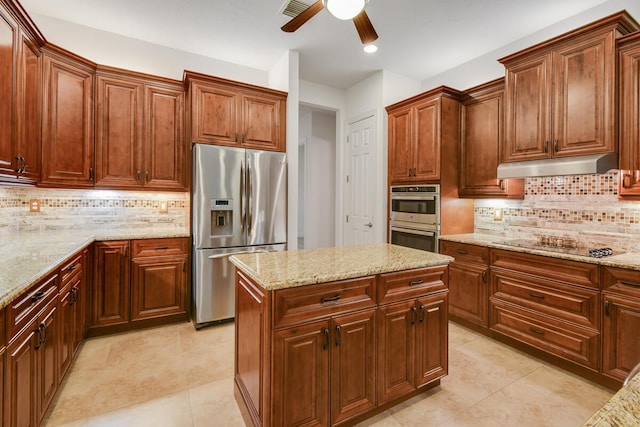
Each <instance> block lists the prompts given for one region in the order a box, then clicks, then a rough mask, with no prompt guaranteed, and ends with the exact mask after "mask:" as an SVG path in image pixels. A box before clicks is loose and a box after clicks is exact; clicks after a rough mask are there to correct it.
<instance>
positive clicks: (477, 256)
mask: <svg viewBox="0 0 640 427" xmlns="http://www.w3.org/2000/svg"><path fill="white" fill-rule="evenodd" d="M440 253H441V254H442V255H449V256H452V257H454V258H455V260H456V261H458V262H467V263H473V264H484V265H486V264H489V248H487V247H483V246H477V245H469V244H465V243H457V242H447V241H446V240H440Z"/></svg>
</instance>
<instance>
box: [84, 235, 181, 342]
mask: <svg viewBox="0 0 640 427" xmlns="http://www.w3.org/2000/svg"><path fill="white" fill-rule="evenodd" d="M188 250H189V239H188V238H167V239H141V240H119V241H107V242H96V243H95V244H94V263H95V266H94V277H93V288H92V295H93V296H92V304H91V323H90V325H89V327H90V330H89V334H90V335H101V334H105V333H110V332H119V331H124V330H130V329H136V328H139V327H144V326H152V325H158V324H164V323H170V322H175V321H179V320H188V317H189V311H188V307H189V304H188V301H189V292H188V286H187V283H188V282H189V277H190V276H189V252H188Z"/></svg>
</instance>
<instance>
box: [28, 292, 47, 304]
mask: <svg viewBox="0 0 640 427" xmlns="http://www.w3.org/2000/svg"><path fill="white" fill-rule="evenodd" d="M45 295H46V294H45V293H44V291H38V292H36V293H35V294H33V295H31V304H33V303H34V302H36V301H39V300H41V299H42V298H44V296H45Z"/></svg>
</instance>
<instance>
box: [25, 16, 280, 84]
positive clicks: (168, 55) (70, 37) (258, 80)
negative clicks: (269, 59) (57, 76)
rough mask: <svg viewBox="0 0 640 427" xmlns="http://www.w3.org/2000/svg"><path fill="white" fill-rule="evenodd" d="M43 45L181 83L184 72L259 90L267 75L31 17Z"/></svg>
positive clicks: (182, 52) (136, 41)
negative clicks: (224, 79)
mask: <svg viewBox="0 0 640 427" xmlns="http://www.w3.org/2000/svg"><path fill="white" fill-rule="evenodd" d="M32 18H33V20H34V21H35V22H36V25H37V26H38V28H39V29H40V31H42V33H43V34H44V35H45V37H46V39H47V41H49V42H51V43H54V44H56V45H58V46H60V47H63V48H65V49H66V50H68V51H71V52H73V53H75V54H77V55H80V56H82V57H84V58H86V59H88V60H90V61H93V62H95V63H97V64H101V65H108V66H112V67H118V68H124V69H127V70H133V71H138V72H142V73H148V74H153V75H157V76H162V77H168V78H172V79H176V80H182V75H183V72H184V70H190V71H196V72H199V73H203V74H210V75H214V76H218V77H223V78H226V79H230V80H237V81H241V82H245V83H250V84H255V85H259V86H269V73H268V72H267V71H264V70H258V69H255V68H249V67H245V66H242V65H238V64H233V63H230V62H225V61H220V60H217V59H214V58H209V57H205V56H200V55H195V54H192V53H189V52H184V51H181V50H176V49H171V48H167V47H164V46H159V45H156V44H153V43H148V42H144V41H141V40H136V39H132V38H129V37H124V36H120V35H118V34H114V33H109V32H106V31H101V30H97V29H94V28H90V27H86V26H83V25H78V24H74V23H71V22H66V21H61V20H59V19H55V18H50V17H46V16H42V15H33V16H32Z"/></svg>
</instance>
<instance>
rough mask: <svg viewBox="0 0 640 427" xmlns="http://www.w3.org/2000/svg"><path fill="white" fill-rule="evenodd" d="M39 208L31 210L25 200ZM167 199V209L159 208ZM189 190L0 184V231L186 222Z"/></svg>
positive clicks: (147, 225) (164, 224)
mask: <svg viewBox="0 0 640 427" xmlns="http://www.w3.org/2000/svg"><path fill="white" fill-rule="evenodd" d="M34 199H37V200H39V201H40V212H30V211H29V206H30V201H31V200H34ZM162 202H166V204H167V207H168V210H167V212H166V213H161V212H160V204H161V203H162ZM189 209H190V205H189V193H176V192H147V191H114V190H93V189H91V190H68V189H47V188H26V187H25V188H22V187H0V234H1V233H6V232H14V231H32V230H65V229H96V228H116V227H117V228H139V227H149V226H154V227H155V226H157V227H165V228H167V227H168V228H171V227H177V228H178V227H180V228H185V227H188V226H189Z"/></svg>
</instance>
